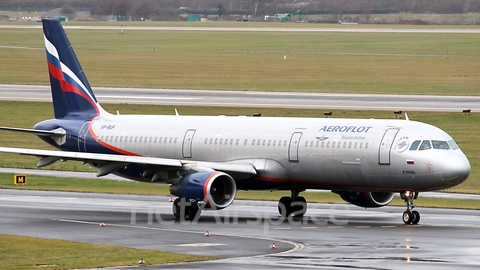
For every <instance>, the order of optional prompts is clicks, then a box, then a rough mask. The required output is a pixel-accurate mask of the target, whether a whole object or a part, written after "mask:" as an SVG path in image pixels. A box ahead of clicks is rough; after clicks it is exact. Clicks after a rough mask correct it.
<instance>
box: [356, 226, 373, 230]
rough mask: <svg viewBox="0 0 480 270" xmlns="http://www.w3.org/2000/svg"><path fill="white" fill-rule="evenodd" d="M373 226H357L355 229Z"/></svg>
mask: <svg viewBox="0 0 480 270" xmlns="http://www.w3.org/2000/svg"><path fill="white" fill-rule="evenodd" d="M371 227H372V226H355V229H367V228H371Z"/></svg>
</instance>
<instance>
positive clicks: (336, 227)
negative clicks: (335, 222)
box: [328, 226, 343, 229]
mask: <svg viewBox="0 0 480 270" xmlns="http://www.w3.org/2000/svg"><path fill="white" fill-rule="evenodd" d="M328 228H329V229H343V226H328Z"/></svg>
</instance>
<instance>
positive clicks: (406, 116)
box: [405, 113, 410, 121]
mask: <svg viewBox="0 0 480 270" xmlns="http://www.w3.org/2000/svg"><path fill="white" fill-rule="evenodd" d="M405 120H406V121H408V120H410V119H408V114H407V113H405Z"/></svg>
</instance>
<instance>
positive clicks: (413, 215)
mask: <svg viewBox="0 0 480 270" xmlns="http://www.w3.org/2000/svg"><path fill="white" fill-rule="evenodd" d="M400 197H401V198H402V199H403V200H404V201H405V203H406V204H407V210H406V211H405V212H403V216H402V219H403V222H404V223H405V224H418V222H419V221H420V213H418V212H417V211H415V210H413V208H415V206H414V205H413V200H415V199H416V198H417V197H418V192H415V191H404V192H400Z"/></svg>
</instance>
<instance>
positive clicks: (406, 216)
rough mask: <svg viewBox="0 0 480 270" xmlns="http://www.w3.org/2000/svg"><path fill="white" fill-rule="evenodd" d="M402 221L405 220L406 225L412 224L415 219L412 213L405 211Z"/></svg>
mask: <svg viewBox="0 0 480 270" xmlns="http://www.w3.org/2000/svg"><path fill="white" fill-rule="evenodd" d="M402 219H403V223H405V224H410V223H412V219H413V214H412V212H410V211H408V210H407V211H405V212H403V216H402Z"/></svg>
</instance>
